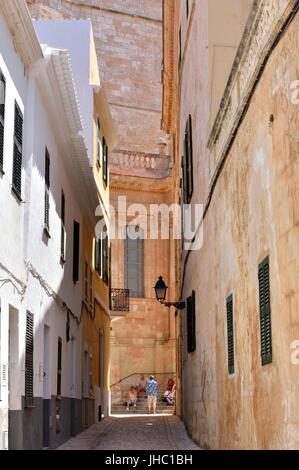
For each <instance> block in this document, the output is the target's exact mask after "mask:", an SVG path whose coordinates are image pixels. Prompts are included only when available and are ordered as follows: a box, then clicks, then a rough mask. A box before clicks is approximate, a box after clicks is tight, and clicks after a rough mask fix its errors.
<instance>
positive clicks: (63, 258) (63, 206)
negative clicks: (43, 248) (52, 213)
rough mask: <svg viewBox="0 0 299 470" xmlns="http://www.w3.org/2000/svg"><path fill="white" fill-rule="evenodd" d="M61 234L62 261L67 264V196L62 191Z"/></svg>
mask: <svg viewBox="0 0 299 470" xmlns="http://www.w3.org/2000/svg"><path fill="white" fill-rule="evenodd" d="M60 217H61V234H60V259H61V261H62V262H63V263H64V262H65V196H64V192H63V191H61V214H60Z"/></svg>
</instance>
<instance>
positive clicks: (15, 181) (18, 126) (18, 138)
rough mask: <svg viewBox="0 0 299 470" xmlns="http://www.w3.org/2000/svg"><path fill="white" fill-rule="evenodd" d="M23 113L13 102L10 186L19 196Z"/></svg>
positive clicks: (20, 189) (20, 187)
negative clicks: (13, 120)
mask: <svg viewBox="0 0 299 470" xmlns="http://www.w3.org/2000/svg"><path fill="white" fill-rule="evenodd" d="M22 146H23V115H22V113H21V111H20V108H19V106H18V105H17V103H15V123H14V148H13V174H12V188H13V190H14V192H15V193H16V195H17V196H18V197H19V198H20V197H21V191H22Z"/></svg>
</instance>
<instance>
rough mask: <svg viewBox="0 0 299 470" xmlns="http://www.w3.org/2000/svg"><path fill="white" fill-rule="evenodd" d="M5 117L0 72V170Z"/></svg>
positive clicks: (3, 85) (3, 86)
mask: <svg viewBox="0 0 299 470" xmlns="http://www.w3.org/2000/svg"><path fill="white" fill-rule="evenodd" d="M4 119H5V78H4V76H3V75H2V73H1V72H0V171H1V170H3V155H4Z"/></svg>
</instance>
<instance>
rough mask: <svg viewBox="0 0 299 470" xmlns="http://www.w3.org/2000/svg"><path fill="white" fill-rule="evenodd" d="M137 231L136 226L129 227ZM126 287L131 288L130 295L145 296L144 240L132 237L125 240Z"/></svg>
mask: <svg viewBox="0 0 299 470" xmlns="http://www.w3.org/2000/svg"><path fill="white" fill-rule="evenodd" d="M130 230H132V231H135V227H132V228H131V227H129V228H128V232H129V233H130ZM124 255H125V260H124V261H125V289H129V291H130V297H133V298H143V297H144V240H143V239H142V238H137V239H136V240H134V239H132V238H130V236H129V235H128V236H127V238H126V240H125V250H124Z"/></svg>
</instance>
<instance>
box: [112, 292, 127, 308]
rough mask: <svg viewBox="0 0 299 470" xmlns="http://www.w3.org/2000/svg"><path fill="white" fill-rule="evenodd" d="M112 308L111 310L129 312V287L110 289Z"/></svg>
mask: <svg viewBox="0 0 299 470" xmlns="http://www.w3.org/2000/svg"><path fill="white" fill-rule="evenodd" d="M110 310H111V312H123V313H124V312H129V310H130V291H129V289H110Z"/></svg>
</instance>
